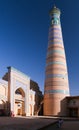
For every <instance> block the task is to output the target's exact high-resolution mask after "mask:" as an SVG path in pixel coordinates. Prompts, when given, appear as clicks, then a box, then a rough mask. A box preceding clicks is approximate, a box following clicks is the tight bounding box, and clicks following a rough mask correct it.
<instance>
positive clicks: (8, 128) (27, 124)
mask: <svg viewBox="0 0 79 130" xmlns="http://www.w3.org/2000/svg"><path fill="white" fill-rule="evenodd" d="M54 122H55V119H52V118H42V117H41V118H40V117H0V130H38V129H39V128H42V127H44V126H46V125H48V124H51V123H54Z"/></svg>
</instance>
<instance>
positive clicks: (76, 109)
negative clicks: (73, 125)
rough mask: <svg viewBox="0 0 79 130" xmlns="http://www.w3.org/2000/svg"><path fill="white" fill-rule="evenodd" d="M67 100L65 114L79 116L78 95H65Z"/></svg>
mask: <svg viewBox="0 0 79 130" xmlns="http://www.w3.org/2000/svg"><path fill="white" fill-rule="evenodd" d="M66 101H67V107H66V109H67V116H69V117H78V118H79V96H69V97H66Z"/></svg>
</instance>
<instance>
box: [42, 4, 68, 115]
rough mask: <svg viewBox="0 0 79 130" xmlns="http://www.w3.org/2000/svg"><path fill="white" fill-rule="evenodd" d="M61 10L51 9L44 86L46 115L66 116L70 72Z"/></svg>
mask: <svg viewBox="0 0 79 130" xmlns="http://www.w3.org/2000/svg"><path fill="white" fill-rule="evenodd" d="M60 14H61V12H60V10H59V9H58V8H56V7H55V6H54V7H53V8H52V9H51V11H50V19H51V20H50V21H51V23H50V27H49V38H48V50H47V57H46V71H45V86H44V115H52V116H66V100H65V97H66V96H69V85H68V72H67V64H66V57H65V49H64V45H63V37H62V30H61V24H60Z"/></svg>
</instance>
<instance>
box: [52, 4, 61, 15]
mask: <svg viewBox="0 0 79 130" xmlns="http://www.w3.org/2000/svg"><path fill="white" fill-rule="evenodd" d="M54 13H56V14H59V15H60V13H61V12H60V10H59V9H58V8H56V6H54V7H53V8H52V9H51V10H50V15H51V14H54Z"/></svg>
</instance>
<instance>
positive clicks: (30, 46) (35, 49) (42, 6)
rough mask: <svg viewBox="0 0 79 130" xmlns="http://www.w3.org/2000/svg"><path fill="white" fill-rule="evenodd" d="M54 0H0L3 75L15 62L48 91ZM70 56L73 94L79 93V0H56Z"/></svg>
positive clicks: (70, 83)
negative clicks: (51, 19) (45, 85)
mask: <svg viewBox="0 0 79 130" xmlns="http://www.w3.org/2000/svg"><path fill="white" fill-rule="evenodd" d="M53 5H54V1H53V0H0V77H2V76H3V75H4V74H5V72H6V71H7V68H6V67H7V66H13V67H15V68H16V69H18V70H20V71H22V72H24V73H25V74H26V75H28V76H30V78H31V79H32V80H34V81H36V82H37V83H38V85H39V87H40V90H42V91H44V78H45V62H46V52H47V46H48V30H49V23H50V21H49V19H50V18H49V10H50V9H51V7H52V6H53ZM55 5H56V6H57V7H58V8H59V9H60V10H61V25H62V32H63V39H64V46H65V52H66V58H67V65H68V72H69V85H70V91H71V95H79V58H78V56H79V13H78V12H79V0H55Z"/></svg>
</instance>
